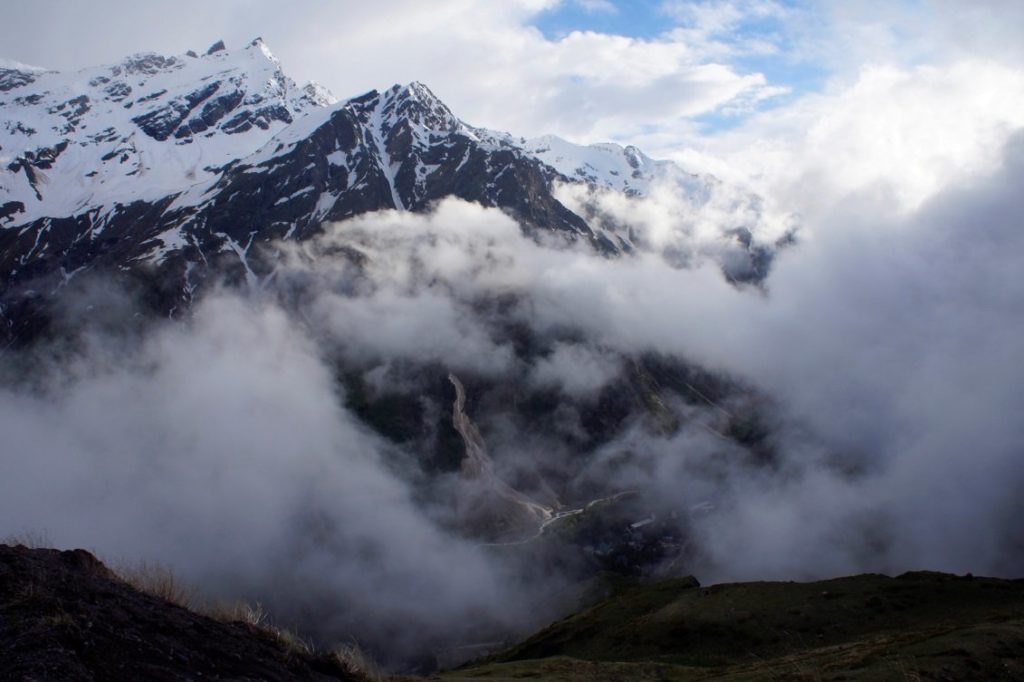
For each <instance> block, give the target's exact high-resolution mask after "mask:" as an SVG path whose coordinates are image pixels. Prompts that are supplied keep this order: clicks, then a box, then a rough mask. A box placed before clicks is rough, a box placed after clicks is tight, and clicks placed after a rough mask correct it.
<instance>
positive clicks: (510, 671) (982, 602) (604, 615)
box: [444, 573, 1024, 680]
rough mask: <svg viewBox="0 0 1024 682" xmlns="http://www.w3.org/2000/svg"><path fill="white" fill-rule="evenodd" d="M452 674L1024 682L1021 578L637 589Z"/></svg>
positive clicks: (669, 584) (930, 576)
mask: <svg viewBox="0 0 1024 682" xmlns="http://www.w3.org/2000/svg"><path fill="white" fill-rule="evenodd" d="M444 677H445V679H449V680H514V679H543V680H703V679H723V680H733V679H734V680H757V679H765V680H768V679H792V680H803V679H806V680H879V679H881V680H884V679H894V680H916V679H939V680H942V679H946V680H961V679H993V680H995V679H1006V680H1010V679H1024V581H1020V580H1015V581H1011V580H996V579H990V578H972V577H956V576H951V575H945V574H940V573H908V574H905V575H902V576H900V577H898V578H888V577H886V576H881V575H861V576H854V577H849V578H839V579H835V580H827V581H822V582H815V583H766V582H755V583H736V584H724V585H715V586H712V587H699V586H697V585H696V582H695V581H693V580H692V579H676V580H669V581H665V582H661V583H657V584H652V585H641V586H635V587H631V588H629V589H626V590H624V591H622V592H621V593H619V594H617V595H615V596H612V597H611V598H609V599H606V600H605V601H603V602H601V603H600V604H598V605H596V606H594V607H593V608H590V609H588V610H586V611H583V612H582V613H579V614H576V615H574V616H571V617H569V618H566V619H564V620H562V621H559V622H557V623H555V624H553V625H551V626H550V627H548V628H546V629H545V630H543V631H541V632H539V633H537V634H536V635H534V636H533V637H530V638H529V639H527V640H526V641H524V642H523V643H521V644H519V645H517V646H515V647H513V648H512V649H509V650H507V651H505V652H503V653H501V654H498V655H496V656H492V657H490V658H488V659H485V660H483V661H478V662H477V663H475V664H471V665H470V666H468V667H465V668H463V669H460V670H456V671H451V672H449V673H446V674H445V675H444Z"/></svg>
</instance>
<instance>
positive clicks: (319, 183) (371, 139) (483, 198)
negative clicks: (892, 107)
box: [0, 39, 770, 343]
mask: <svg viewBox="0 0 1024 682" xmlns="http://www.w3.org/2000/svg"><path fill="white" fill-rule="evenodd" d="M8 67H10V68H7V67H5V68H3V69H0V162H2V163H0V329H2V334H3V336H4V337H5V338H4V339H0V340H2V341H4V343H11V342H14V341H18V340H21V341H24V340H26V339H28V338H31V337H32V336H33V335H35V334H36V333H38V331H39V329H40V328H43V327H45V324H46V323H45V320H46V318H47V315H48V314H47V313H46V311H45V308H46V306H47V302H48V300H49V298H50V297H51V296H52V294H53V293H54V292H56V291H58V290H59V289H60V288H61V287H62V286H64V285H65V284H66V283H67V282H68V281H69V280H70V279H71V278H73V277H76V276H79V275H80V274H81V273H83V272H85V271H89V270H102V271H105V272H108V273H109V272H115V273H125V274H126V275H129V276H132V277H134V278H137V279H139V278H141V280H143V281H144V283H145V287H147V288H148V289H149V290H151V292H152V294H151V295H150V296H149V299H150V302H151V303H152V305H153V306H154V307H155V308H156V309H157V310H158V311H159V312H161V313H169V312H173V311H174V310H176V309H178V310H180V309H183V308H187V307H188V306H189V305H190V304H191V301H192V298H193V296H194V295H195V294H196V292H197V291H199V290H201V289H202V287H203V283H204V281H205V280H206V279H207V278H210V277H213V278H215V279H217V280H218V281H219V280H223V279H226V280H227V281H229V282H235V283H247V284H248V285H250V286H256V285H259V284H260V283H261V282H262V281H263V280H264V279H265V277H266V276H267V275H268V274H269V273H270V271H271V269H272V268H271V267H270V266H269V265H267V264H266V263H265V262H264V261H263V259H262V258H261V253H260V251H261V245H263V244H266V243H268V242H272V241H274V240H281V239H305V238H307V237H309V236H311V235H314V234H317V233H318V232H319V231H320V228H321V225H322V224H323V223H324V222H325V221H338V220H344V219H346V218H349V217H352V216H355V215H359V214H363V213H367V212H371V211H379V210H387V209H397V210H406V211H416V212H421V211H427V210H429V209H430V207H431V206H432V205H433V204H434V203H435V202H437V201H438V200H440V199H442V198H444V197H449V196H454V197H459V198H462V199H465V200H468V201H472V202H476V203H479V204H481V205H484V206H490V207H498V208H501V209H503V210H504V211H506V212H508V213H509V214H511V215H512V216H513V217H515V218H516V219H517V220H518V221H519V222H520V223H521V224H522V226H523V229H524V230H525V231H527V232H528V233H534V234H537V233H539V232H553V233H555V234H558V235H561V236H562V237H563V238H565V239H566V240H568V241H582V242H584V243H587V244H589V245H591V246H592V247H593V248H594V250H595V252H598V253H604V254H614V253H617V252H620V251H629V250H632V249H633V248H634V247H635V246H636V244H635V243H634V242H633V240H632V237H631V235H630V233H629V231H628V230H627V229H625V228H622V229H620V226H618V225H612V224H610V223H609V222H608V221H606V220H604V219H603V218H601V219H597V218H595V216H596V215H598V214H597V213H595V214H594V215H589V209H587V210H582V209H581V208H580V207H576V208H575V212H574V210H570V209H569V208H567V206H566V205H565V204H563V203H562V201H561V200H560V199H559V195H558V192H557V184H558V183H570V184H574V185H577V186H580V187H588V188H591V189H592V190H595V191H596V190H602V191H611V192H616V193H621V194H623V195H626V196H631V197H636V196H643V195H644V194H645V193H647V192H648V191H650V189H651V188H652V187H653V186H654V185H656V184H658V183H669V185H670V186H671V187H673V188H674V189H673V191H675V192H678V194H679V195H681V196H686V197H691V198H692V199H693V201H694V202H696V203H698V204H699V203H700V202H701V201H705V200H706V198H705V196H704V195H706V194H707V193H708V191H709V188H710V187H712V186H713V185H714V180H713V178H706V177H698V176H694V175H691V174H688V173H685V172H684V171H682V170H681V169H680V168H678V167H677V166H675V165H674V164H671V163H668V162H656V161H653V160H652V159H650V158H648V157H646V156H645V155H644V154H642V153H641V152H640V151H639V150H637V149H635V148H632V147H627V148H622V147H619V146H617V145H611V144H605V145H594V146H590V147H584V146H580V145H574V144H571V143H569V142H566V141H564V140H560V139H559V138H555V137H545V138H540V139H537V140H525V139H522V138H514V137H512V136H511V135H508V134H506V133H497V132H492V131H488V130H485V129H481V128H476V127H473V126H470V125H468V124H466V123H464V122H463V121H461V120H460V119H458V118H457V117H456V116H455V115H454V114H453V113H452V112H451V110H449V109H448V107H447V106H446V105H445V104H444V103H442V102H441V101H440V100H439V99H438V98H437V97H436V96H434V94H433V93H431V92H430V90H429V89H428V88H427V87H426V86H424V85H422V84H420V83H410V84H408V85H404V86H399V85H396V86H393V87H391V88H390V89H388V90H385V91H383V92H377V91H372V92H369V93H366V94H364V95H362V96H359V97H355V98H353V99H349V100H347V101H343V102H336V101H335V100H334V99H333V97H332V96H331V95H330V94H329V93H327V92H326V91H325V90H324V89H323V88H320V87H319V86H317V85H315V84H309V85H307V86H305V87H302V88H299V87H298V86H296V84H295V83H294V82H293V81H292V80H290V79H289V78H288V77H287V76H285V75H284V73H283V71H282V70H281V67H280V64H279V62H278V61H277V60H276V59H275V58H274V56H273V55H272V54H271V53H270V51H269V49H268V48H267V46H266V45H265V44H264V43H263V42H262V41H261V40H259V39H257V40H255V41H253V42H252V43H251V44H250V45H248V46H246V47H244V48H242V49H240V50H232V51H229V50H226V49H224V47H223V44H221V43H218V44H217V45H214V46H213V47H212V48H210V50H209V51H207V53H206V54H204V55H202V56H199V55H196V54H195V53H192V52H190V53H187V54H185V55H181V56H175V57H163V56H160V55H156V54H140V55H134V56H132V57H129V58H127V59H125V60H124V61H122V62H121V63H119V64H114V65H109V66H102V67H96V68H90V69H85V70H82V71H78V72H74V73H56V72H50V71H44V70H39V69H35V68H31V67H25V66H23V65H14V64H10V63H8ZM598 217H599V218H600V216H598ZM737 234H739V233H737ZM745 234H746V237H747V238H746V240H745V241H744V240H743V239H742V238H740V237H735V236H733V235H731V234H730V233H728V232H723V237H722V238H723V240H724V241H725V242H727V243H728V244H729V245H730V246H729V248H731V249H734V250H739V251H740V252H743V254H750V257H749V258H748V257H746V256H743V258H745V259H746V260H747V261H752V260H753V259H760V261H766V259H770V254H767V255H766V253H764V252H763V251H764V247H763V246H762V245H758V244H753V243H751V241H750V239H749V232H747V233H745ZM741 260H742V259H741ZM749 269H750V268H748V270H749ZM751 271H752V272H754V275H753V276H754V277H759V276H763V274H764V272H765V269H764V268H760V269H758V268H754V269H753V270H751Z"/></svg>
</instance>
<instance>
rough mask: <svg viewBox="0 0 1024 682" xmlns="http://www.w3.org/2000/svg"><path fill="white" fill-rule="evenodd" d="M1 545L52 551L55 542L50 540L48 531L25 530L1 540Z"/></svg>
mask: <svg viewBox="0 0 1024 682" xmlns="http://www.w3.org/2000/svg"><path fill="white" fill-rule="evenodd" d="M0 545H9V546H11V547H17V546H18V545H21V546H22V547H27V548H28V549H52V548H53V541H52V540H50V535H49V534H48V533H47V532H46V531H40V530H23V531H21V532H20V533H14V534H13V535H8V536H7V537H5V538H3V539H0Z"/></svg>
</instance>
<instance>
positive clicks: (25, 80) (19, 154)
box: [0, 39, 337, 226]
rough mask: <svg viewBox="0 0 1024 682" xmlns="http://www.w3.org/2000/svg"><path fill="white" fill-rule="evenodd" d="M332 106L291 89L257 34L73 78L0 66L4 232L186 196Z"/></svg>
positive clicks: (312, 87) (322, 94)
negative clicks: (87, 211)
mask: <svg viewBox="0 0 1024 682" xmlns="http://www.w3.org/2000/svg"><path fill="white" fill-rule="evenodd" d="M336 101H337V100H336V99H335V98H334V97H333V95H331V94H330V93H329V92H328V91H327V90H326V89H325V88H323V87H322V86H319V85H317V84H315V83H310V84H307V85H306V86H304V87H301V88H300V87H298V86H297V85H296V84H295V82H294V81H292V80H291V79H290V78H288V77H287V76H286V75H285V74H284V72H283V71H282V70H281V68H280V63H279V62H278V60H277V59H276V58H275V57H274V56H273V54H272V53H271V52H270V50H269V48H267V46H266V45H265V43H263V41H262V40H260V39H256V40H254V41H253V42H252V43H250V44H249V45H247V46H245V47H243V48H241V49H237V50H227V49H225V48H224V47H223V44H222V43H217V44H215V45H214V46H213V47H211V48H210V50H208V51H207V52H206V53H205V54H203V55H198V54H196V53H195V52H192V51H189V52H187V53H185V54H182V55H177V56H171V57H167V56H162V55H158V54H155V53H139V54H135V55H131V56H129V57H127V58H125V59H124V60H122V61H120V62H118V63H115V64H107V65H102V66H96V67H90V68H86V69H81V70H79V71H74V72H57V71H46V70H40V69H28V70H26V69H20V68H19V69H18V70H9V71H0V225H2V226H16V225H19V224H24V223H27V222H31V221H33V220H36V219H38V218H41V217H54V218H60V217H65V216H71V215H75V214H76V213H77V212H80V211H81V210H82V208H83V207H93V206H100V205H109V204H113V203H115V202H116V203H130V202H132V201H136V200H142V201H154V200H157V199H160V198H163V197H166V196H168V195H171V194H175V193H178V192H182V191H184V190H185V189H187V188H188V187H189V186H190V185H193V184H196V183H198V182H202V181H203V180H204V179H209V178H213V177H215V176H216V175H217V173H218V172H219V170H220V169H221V168H222V167H224V166H225V165H227V164H229V163H231V162H233V161H235V160H237V159H239V158H242V157H244V156H247V155H249V154H251V153H252V152H254V151H255V150H256V149H257V148H259V147H260V146H262V144H263V143H264V142H266V141H267V140H268V139H269V138H270V137H272V136H273V135H274V134H276V133H278V132H280V131H281V130H282V129H284V128H285V127H287V126H288V125H289V124H290V123H292V122H293V121H294V120H296V119H297V118H300V117H302V116H303V115H304V114H306V113H308V112H309V111H312V110H315V109H320V108H325V107H328V106H330V105H332V104H334V103H335V102H336ZM143 178H144V181H143V180H142V179H143Z"/></svg>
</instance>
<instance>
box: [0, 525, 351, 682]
mask: <svg viewBox="0 0 1024 682" xmlns="http://www.w3.org/2000/svg"><path fill="white" fill-rule="evenodd" d="M0 670H3V675H2V676H3V678H4V679H5V680H43V679H46V680H143V679H144V680H194V679H252V680H256V679H259V680H357V679H360V678H359V677H357V676H355V675H354V674H352V673H350V672H349V671H348V670H346V669H345V668H343V667H342V665H341V664H339V663H338V661H336V660H335V659H333V658H330V657H328V656H313V655H310V654H308V653H306V652H303V651H297V650H294V649H289V648H288V647H286V646H285V645H284V644H283V643H282V642H281V641H280V640H279V639H277V638H275V637H274V636H273V635H272V634H271V633H269V632H267V631H264V630H261V629H258V628H255V627H253V626H250V625H247V624H245V623H241V622H233V623H222V622H219V621H215V620H212V619H210V618H207V617H204V616H201V615H199V614H196V613H193V612H192V611H189V610H187V609H184V608H182V607H180V606H177V605H175V604H172V603H170V602H168V601H166V600H164V599H161V598H159V597H154V596H150V595H148V594H143V593H141V592H138V591H137V590H135V589H133V588H132V587H130V586H129V585H127V584H126V583H124V582H123V581H121V580H120V579H119V578H117V577H116V576H115V575H114V574H113V573H111V572H110V571H109V570H108V569H107V568H106V567H105V566H104V565H103V564H102V563H101V562H100V561H99V560H97V559H96V557H94V556H93V555H91V554H89V553H88V552H86V551H84V550H81V549H77V550H72V551H63V552H62V551H58V550H53V549H28V548H25V547H21V546H18V547H9V546H6V545H0Z"/></svg>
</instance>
